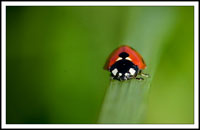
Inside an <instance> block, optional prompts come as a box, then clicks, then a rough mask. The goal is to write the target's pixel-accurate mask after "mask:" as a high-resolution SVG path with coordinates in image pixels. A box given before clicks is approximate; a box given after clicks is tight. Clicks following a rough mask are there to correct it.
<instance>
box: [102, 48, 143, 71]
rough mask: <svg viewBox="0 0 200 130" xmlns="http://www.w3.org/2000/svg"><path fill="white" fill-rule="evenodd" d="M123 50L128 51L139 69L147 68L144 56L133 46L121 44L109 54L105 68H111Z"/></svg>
mask: <svg viewBox="0 0 200 130" xmlns="http://www.w3.org/2000/svg"><path fill="white" fill-rule="evenodd" d="M122 52H126V53H128V54H129V58H131V60H132V62H133V63H134V64H135V65H137V66H138V68H139V69H145V68H146V64H145V62H144V60H143V58H142V56H141V55H140V54H139V53H138V52H137V51H136V50H134V49H133V48H131V47H130V46H126V45H124V46H120V47H119V48H117V49H115V50H114V51H113V52H112V53H111V55H110V56H109V58H108V60H107V62H106V64H105V66H104V69H107V70H108V69H109V68H110V67H111V66H112V65H113V64H114V63H115V62H116V60H117V58H118V57H119V54H120V53H122Z"/></svg>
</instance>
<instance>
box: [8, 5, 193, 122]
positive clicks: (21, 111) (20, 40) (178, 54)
mask: <svg viewBox="0 0 200 130" xmlns="http://www.w3.org/2000/svg"><path fill="white" fill-rule="evenodd" d="M193 15H194V8H193V7H189V6H187V7H14V6H7V7H6V122H7V123H9V124H10V123H12V124H16V123H23V124H24V123H28V124H32V123H37V124H40V123H54V124H55V123H59V124H61V123H62V124H69V123H70V124H73V123H79V124H82V123H90V124H92V123H97V120H98V115H99V112H100V109H101V105H102V101H103V98H104V94H105V92H106V88H107V87H108V86H109V82H110V81H109V79H110V78H109V72H107V71H105V70H103V66H104V63H105V61H106V59H107V56H108V55H109V54H110V53H111V52H112V50H113V49H115V48H116V47H118V46H119V45H122V44H127V45H130V46H132V47H133V48H135V49H136V50H138V51H139V52H140V53H141V54H142V55H143V56H144V59H145V61H146V63H147V66H148V65H149V66H148V67H149V68H154V69H153V70H154V71H152V72H150V74H151V75H152V78H153V80H152V84H151V88H150V92H149V96H148V107H147V108H148V109H147V116H146V119H145V121H144V122H141V123H168V124H171V123H178V124H181V123H194V120H193V117H194V111H193V108H194V102H193V101H194V99H193V96H194V93H193V90H194V84H193V80H194V77H193V74H194V56H193V54H194V39H193V37H194V34H193V31H194V29H193V27H194V25H193V22H194V16H193ZM158 30H159V31H158ZM155 32H156V33H155ZM156 42H157V43H159V47H157V45H158V44H154V43H156ZM146 52H148V53H146ZM154 52H157V55H156V56H155V57H151V58H149V57H148V56H147V55H148V54H150V53H154ZM145 57H146V58H145ZM152 59H157V60H152Z"/></svg>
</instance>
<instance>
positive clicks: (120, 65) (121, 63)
mask: <svg viewBox="0 0 200 130" xmlns="http://www.w3.org/2000/svg"><path fill="white" fill-rule="evenodd" d="M138 71H139V69H138V67H137V66H136V65H134V63H133V62H132V61H131V59H130V58H129V54H128V53H126V52H122V53H120V54H119V58H118V59H117V60H116V62H115V63H114V64H113V65H112V66H111V67H110V72H111V76H112V77H113V78H114V79H117V80H128V79H131V78H133V77H136V76H137V73H138Z"/></svg>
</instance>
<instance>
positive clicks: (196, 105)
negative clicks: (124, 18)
mask: <svg viewBox="0 0 200 130" xmlns="http://www.w3.org/2000/svg"><path fill="white" fill-rule="evenodd" d="M1 4H2V5H1V12H2V14H1V21H2V25H1V29H2V30H1V39H2V41H1V42H2V49H1V50H2V57H1V58H2V68H1V72H2V75H1V76H2V79H1V81H2V82H1V83H2V88H1V90H2V91H1V97H2V98H1V101H2V104H1V105H2V109H1V115H2V117H1V125H2V128H50V129H52V128H60V129H62V128H118V129H120V128H185V129H186V128H198V127H199V111H198V110H199V98H198V97H199V93H198V92H199V90H198V89H199V88H198V86H199V81H198V79H199V75H198V72H199V68H198V66H199V64H198V63H199V55H198V53H199V50H198V49H199V45H198V43H199V37H198V36H199V21H198V20H199V6H198V2H194V1H193V2H189V1H188V2H175V1H173V2H138V1H137V2H110V1H108V2H2V3H1ZM6 6H194V44H195V45H194V54H195V56H194V69H195V71H194V81H195V83H194V85H195V87H194V124H48V125H47V124H6Z"/></svg>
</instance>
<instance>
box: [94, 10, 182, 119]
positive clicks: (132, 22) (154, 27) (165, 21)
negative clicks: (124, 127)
mask: <svg viewBox="0 0 200 130" xmlns="http://www.w3.org/2000/svg"><path fill="white" fill-rule="evenodd" d="M177 13H178V9H174V8H160V7H157V8H155V7H144V8H142V7H141V8H131V9H130V10H129V14H128V15H127V18H128V23H127V29H126V30H125V31H124V36H122V37H123V38H122V43H123V44H128V45H130V46H132V47H133V48H135V49H136V50H137V51H138V52H139V53H141V55H142V56H143V58H144V60H145V62H146V63H147V69H146V70H145V73H149V74H150V78H145V80H143V81H138V80H135V79H132V80H129V81H123V82H120V81H114V80H113V81H111V83H110V86H109V87H108V88H107V92H106V95H105V99H104V102H103V106H102V110H101V113H100V117H99V120H98V123H143V120H144V117H145V109H147V105H146V104H147V102H146V100H147V96H148V92H149V88H150V84H151V81H152V78H153V75H154V72H155V70H156V66H157V64H158V63H159V58H160V56H161V55H162V48H163V47H164V46H165V44H166V43H167V40H166V39H168V37H170V34H171V33H170V32H173V29H174V26H175V23H176V21H175V20H176V17H175V16H176V14H177ZM163 39H165V40H163Z"/></svg>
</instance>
